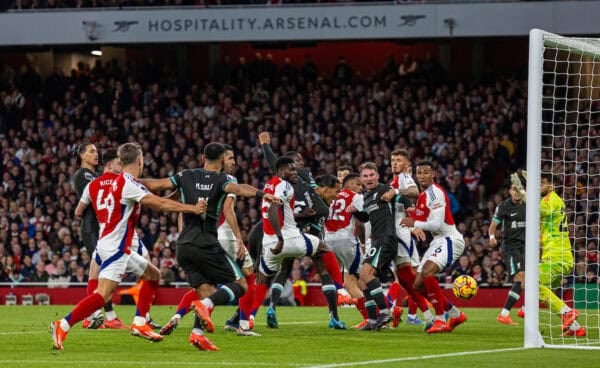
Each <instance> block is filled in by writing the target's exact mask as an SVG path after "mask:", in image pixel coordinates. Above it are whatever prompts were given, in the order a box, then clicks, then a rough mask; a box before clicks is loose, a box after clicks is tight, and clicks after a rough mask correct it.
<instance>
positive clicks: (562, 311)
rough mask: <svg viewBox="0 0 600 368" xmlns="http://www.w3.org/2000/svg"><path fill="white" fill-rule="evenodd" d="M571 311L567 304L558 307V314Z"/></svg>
mask: <svg viewBox="0 0 600 368" xmlns="http://www.w3.org/2000/svg"><path fill="white" fill-rule="evenodd" d="M570 311H571V307H569V306H568V305H565V306H564V307H562V308H560V314H565V313H568V312H570Z"/></svg>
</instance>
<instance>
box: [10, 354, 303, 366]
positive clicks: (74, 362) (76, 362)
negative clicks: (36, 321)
mask: <svg viewBox="0 0 600 368" xmlns="http://www.w3.org/2000/svg"><path fill="white" fill-rule="evenodd" d="M55 354H61V353H60V352H56V353H55ZM36 363H38V364H39V363H48V360H0V364H36ZM61 364H66V365H77V366H83V365H85V364H95V365H102V366H107V365H123V364H127V365H131V364H140V365H144V366H148V365H152V366H166V365H189V366H200V365H204V366H217V365H218V366H225V367H235V366H248V365H249V366H252V367H260V366H270V367H271V366H274V367H281V366H288V367H300V365H298V364H293V363H290V364H284V363H257V362H202V361H200V360H196V361H193V362H171V361H162V362H153V361H138V362H136V361H131V360H97V361H96V360H68V361H64V362H61Z"/></svg>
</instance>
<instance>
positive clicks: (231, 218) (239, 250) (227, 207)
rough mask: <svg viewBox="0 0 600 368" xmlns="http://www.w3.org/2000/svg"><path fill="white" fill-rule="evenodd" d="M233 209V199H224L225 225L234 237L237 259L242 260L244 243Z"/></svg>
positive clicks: (230, 197)
mask: <svg viewBox="0 0 600 368" xmlns="http://www.w3.org/2000/svg"><path fill="white" fill-rule="evenodd" d="M234 207H235V197H234V196H227V198H225V203H223V215H224V216H225V221H227V224H228V225H229V227H230V228H231V231H232V232H233V236H235V243H236V256H237V259H243V258H244V249H245V248H244V242H243V241H242V233H241V232H240V227H239V226H238V222H237V217H236V215H235V209H234Z"/></svg>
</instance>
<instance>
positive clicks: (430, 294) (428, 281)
mask: <svg viewBox="0 0 600 368" xmlns="http://www.w3.org/2000/svg"><path fill="white" fill-rule="evenodd" d="M423 283H424V284H425V289H426V290H427V298H428V299H429V300H430V301H431V303H432V304H433V307H434V308H435V314H436V316H440V315H443V314H444V300H445V298H444V294H443V293H442V289H441V288H440V284H439V283H438V281H437V279H436V278H435V276H427V277H425V278H424V279H423Z"/></svg>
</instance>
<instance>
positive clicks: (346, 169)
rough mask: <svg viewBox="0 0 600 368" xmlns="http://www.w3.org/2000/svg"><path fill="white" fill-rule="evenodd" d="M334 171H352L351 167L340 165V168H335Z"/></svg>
mask: <svg viewBox="0 0 600 368" xmlns="http://www.w3.org/2000/svg"><path fill="white" fill-rule="evenodd" d="M336 171H338V172H339V171H352V166H350V165H342V166H340V167H338V168H337V170H336Z"/></svg>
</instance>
